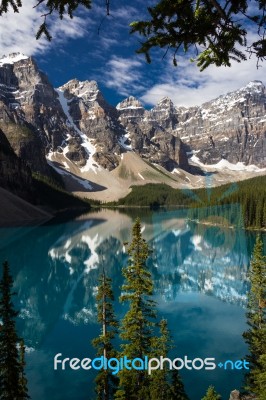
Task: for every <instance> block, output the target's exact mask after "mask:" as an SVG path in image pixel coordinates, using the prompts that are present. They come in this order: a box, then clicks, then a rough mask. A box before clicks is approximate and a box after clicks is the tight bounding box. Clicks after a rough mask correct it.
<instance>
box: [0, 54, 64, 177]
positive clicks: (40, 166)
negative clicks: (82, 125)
mask: <svg viewBox="0 0 266 400" xmlns="http://www.w3.org/2000/svg"><path fill="white" fill-rule="evenodd" d="M0 124H1V127H2V129H3V130H4V132H5V134H6V135H7V137H8V139H9V141H10V143H11V145H12V147H13V149H14V150H15V152H16V154H17V155H18V156H19V157H21V158H24V159H25V160H27V162H28V164H29V165H30V166H31V167H32V169H33V170H35V171H39V172H42V173H46V174H48V171H49V169H48V167H47V163H46V159H45V154H46V153H47V152H48V151H49V150H50V149H57V148H58V147H59V146H60V145H61V144H62V142H63V140H64V138H65V137H66V136H67V135H68V134H70V132H71V130H70V129H69V127H68V126H67V124H66V117H65V115H64V113H63V110H62V108H61V105H60V103H59V101H58V95H57V93H56V91H55V90H54V89H53V87H52V85H51V84H50V83H49V81H48V79H47V77H46V75H44V74H43V73H42V72H41V71H40V70H39V69H38V67H37V65H36V63H35V61H34V60H33V58H31V57H26V56H24V55H23V54H20V53H14V54H11V55H10V56H8V57H3V58H2V59H0ZM9 125H11V126H13V127H14V126H15V125H17V126H20V127H21V129H20V130H21V131H23V132H24V134H22V135H14V129H13V130H12V129H11V130H10V127H9ZM10 135H11V136H10ZM14 136H15V137H14Z"/></svg>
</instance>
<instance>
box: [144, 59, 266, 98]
mask: <svg viewBox="0 0 266 400" xmlns="http://www.w3.org/2000/svg"><path fill="white" fill-rule="evenodd" d="M265 72H266V71H265V65H263V64H262V66H261V67H259V69H257V68H256V60H255V59H254V58H252V59H249V60H247V61H244V62H242V63H237V62H232V66H231V67H219V68H218V67H215V66H211V67H209V68H207V69H206V70H205V71H203V72H200V71H199V69H198V68H197V66H196V64H194V63H190V61H189V60H188V59H183V60H182V61H181V63H180V64H179V65H178V67H174V66H172V65H171V66H170V65H169V66H168V67H167V68H166V72H165V74H164V77H163V78H162V79H161V81H160V83H157V84H155V85H154V86H152V87H151V88H150V89H148V90H147V91H146V92H145V93H144V95H143V96H142V97H141V100H142V101H143V102H145V103H147V104H152V105H154V104H156V103H157V102H158V101H159V100H160V99H161V98H162V97H165V96H168V97H170V98H171V99H172V101H173V102H174V104H176V105H179V106H181V105H182V106H193V105H200V104H202V103H204V102H205V101H209V100H211V99H214V98H216V97H218V96H219V95H221V94H224V93H227V92H230V91H233V90H236V89H239V88H240V87H242V86H245V85H246V84H247V83H248V82H250V81H252V80H261V81H262V82H263V83H265Z"/></svg>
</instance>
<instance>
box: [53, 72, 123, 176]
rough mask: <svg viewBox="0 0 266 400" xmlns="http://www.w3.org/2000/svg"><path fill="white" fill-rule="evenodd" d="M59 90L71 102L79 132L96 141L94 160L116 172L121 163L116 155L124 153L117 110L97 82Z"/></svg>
mask: <svg viewBox="0 0 266 400" xmlns="http://www.w3.org/2000/svg"><path fill="white" fill-rule="evenodd" d="M59 90H61V91H62V92H63V93H64V97H65V98H66V99H67V104H68V109H69V114H70V116H71V118H72V120H73V122H74V123H75V124H76V126H77V127H78V129H79V130H80V131H82V132H84V133H85V134H86V136H87V137H88V138H90V139H95V142H94V143H95V145H96V147H97V151H96V152H95V154H94V155H93V158H94V160H95V161H96V162H97V163H99V164H100V165H101V166H103V167H104V168H107V169H109V170H111V169H113V168H115V167H116V166H117V165H118V162H119V161H118V158H117V157H115V156H114V155H115V154H116V155H118V154H120V152H121V148H120V146H119V144H118V137H119V133H120V130H121V128H120V126H119V124H118V122H117V111H116V109H115V108H114V107H112V106H111V105H109V104H108V103H107V102H106V101H105V100H104V98H103V96H102V94H101V92H100V91H99V89H98V85H97V83H96V82H95V81H85V82H80V81H78V80H77V79H73V80H71V81H69V82H68V83H66V84H65V85H63V86H61V87H60V88H59Z"/></svg>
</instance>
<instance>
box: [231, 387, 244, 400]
mask: <svg viewBox="0 0 266 400" xmlns="http://www.w3.org/2000/svg"><path fill="white" fill-rule="evenodd" d="M229 400H241V397H240V392H239V390H236V389H235V390H233V391H232V392H231V393H230V398H229Z"/></svg>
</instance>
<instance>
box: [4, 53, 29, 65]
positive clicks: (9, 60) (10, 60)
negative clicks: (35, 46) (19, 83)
mask: <svg viewBox="0 0 266 400" xmlns="http://www.w3.org/2000/svg"><path fill="white" fill-rule="evenodd" d="M28 58H29V57H28V56H26V55H25V54H23V53H20V52H18V53H10V54H9V55H8V56H5V55H3V56H2V57H1V58H0V66H2V65H4V64H14V63H16V62H18V61H21V60H27V59H28Z"/></svg>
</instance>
